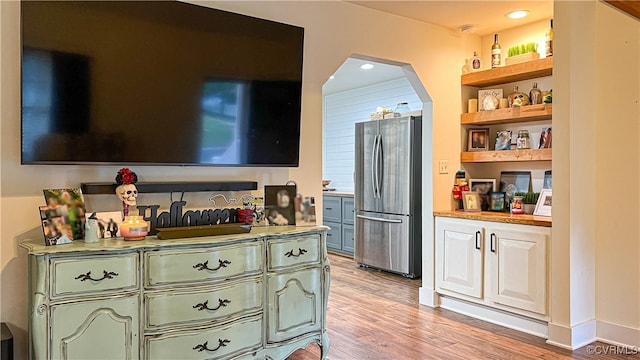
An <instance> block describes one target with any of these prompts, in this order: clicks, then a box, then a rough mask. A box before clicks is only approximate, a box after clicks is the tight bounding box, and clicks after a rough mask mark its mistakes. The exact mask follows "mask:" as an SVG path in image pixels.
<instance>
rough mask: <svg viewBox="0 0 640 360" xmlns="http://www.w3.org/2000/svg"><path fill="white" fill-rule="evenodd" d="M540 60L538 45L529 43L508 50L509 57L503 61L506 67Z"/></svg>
mask: <svg viewBox="0 0 640 360" xmlns="http://www.w3.org/2000/svg"><path fill="white" fill-rule="evenodd" d="M539 58H540V54H538V43H535V42H530V43H526V44H521V45H516V46H512V47H510V48H509V57H507V58H506V59H505V64H506V65H512V64H519V63H522V62H527V61H531V60H537V59H539Z"/></svg>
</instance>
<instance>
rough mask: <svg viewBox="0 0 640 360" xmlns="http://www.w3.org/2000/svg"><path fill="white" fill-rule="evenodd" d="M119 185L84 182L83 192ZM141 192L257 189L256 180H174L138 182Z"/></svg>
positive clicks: (103, 191) (104, 191)
mask: <svg viewBox="0 0 640 360" xmlns="http://www.w3.org/2000/svg"><path fill="white" fill-rule="evenodd" d="M116 186H118V185H117V184H115V183H106V182H94V183H82V184H81V189H82V193H83V194H111V195H113V194H114V191H115V189H116ZM136 188H137V189H138V192H139V193H172V192H200V191H246V190H257V189H258V183H257V182H255V181H174V182H139V183H136Z"/></svg>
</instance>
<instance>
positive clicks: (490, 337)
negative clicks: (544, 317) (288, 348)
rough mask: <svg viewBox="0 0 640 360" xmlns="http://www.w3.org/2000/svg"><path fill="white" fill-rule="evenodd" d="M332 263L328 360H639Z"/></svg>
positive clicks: (400, 280)
mask: <svg viewBox="0 0 640 360" xmlns="http://www.w3.org/2000/svg"><path fill="white" fill-rule="evenodd" d="M329 261H330V264H331V290H330V293H329V306H328V313H327V333H328V335H329V341H330V343H331V345H330V350H329V359H330V360H392V359H393V360H419V359H420V360H421V359H509V360H511V359H518V360H519V359H589V360H594V359H625V360H631V359H634V360H635V359H640V355H638V354H633V353H632V351H630V350H632V349H626V350H625V351H626V352H627V354H626V355H610V354H611V350H612V349H611V348H609V345H607V344H604V343H594V344H592V345H591V346H593V347H591V348H589V347H588V346H585V347H583V348H580V349H578V350H576V351H573V352H571V351H568V350H565V349H562V348H558V347H555V346H551V345H548V344H546V343H545V339H543V338H539V337H536V336H533V335H528V334H525V333H522V332H518V331H515V330H511V329H507V328H505V327H502V326H498V325H494V324H491V323H487V322H484V321H481V320H476V319H474V318H471V317H468V316H464V315H460V314H458V313H455V312H452V311H448V310H444V309H440V308H436V309H433V308H430V307H428V306H424V305H419V303H418V288H419V287H420V285H421V280H420V279H417V280H410V279H406V278H404V277H402V276H400V275H394V274H389V273H386V272H381V271H377V270H374V269H365V268H360V267H358V265H357V264H356V263H355V262H354V261H353V259H350V258H347V257H344V256H340V255H335V254H330V255H329ZM614 351H615V350H614ZM590 352H595V353H596V354H590ZM607 352H608V354H606V353H607ZM630 352H631V353H630ZM319 357H320V350H319V348H318V346H317V345H316V344H311V345H309V347H307V349H304V350H298V351H296V352H295V353H294V354H293V355H291V356H290V357H289V360H310V359H314V360H317V359H319Z"/></svg>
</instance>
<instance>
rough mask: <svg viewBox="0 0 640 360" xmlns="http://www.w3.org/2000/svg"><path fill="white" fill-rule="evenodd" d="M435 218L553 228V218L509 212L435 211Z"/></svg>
mask: <svg viewBox="0 0 640 360" xmlns="http://www.w3.org/2000/svg"><path fill="white" fill-rule="evenodd" d="M433 216H442V217H452V218H459V219H469V220H482V221H493V222H502V223H509V224H521V225H534V226H545V227H551V217H547V216H535V215H526V214H522V215H513V214H510V213H508V212H493V211H462V210H446V211H434V212H433Z"/></svg>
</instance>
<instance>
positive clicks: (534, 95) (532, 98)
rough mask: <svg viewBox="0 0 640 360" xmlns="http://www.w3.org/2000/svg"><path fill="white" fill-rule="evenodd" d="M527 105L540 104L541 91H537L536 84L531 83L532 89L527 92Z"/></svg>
mask: <svg viewBox="0 0 640 360" xmlns="http://www.w3.org/2000/svg"><path fill="white" fill-rule="evenodd" d="M529 103H530V104H531V105H535V104H542V91H540V89H538V83H536V82H534V83H533V88H531V90H529Z"/></svg>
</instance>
